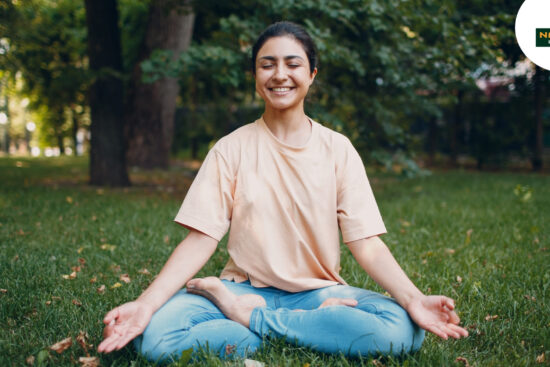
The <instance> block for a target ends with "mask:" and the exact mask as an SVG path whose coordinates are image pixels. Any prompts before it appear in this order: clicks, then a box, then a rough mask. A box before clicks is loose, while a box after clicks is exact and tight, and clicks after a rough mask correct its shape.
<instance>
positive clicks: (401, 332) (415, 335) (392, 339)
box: [376, 307, 425, 355]
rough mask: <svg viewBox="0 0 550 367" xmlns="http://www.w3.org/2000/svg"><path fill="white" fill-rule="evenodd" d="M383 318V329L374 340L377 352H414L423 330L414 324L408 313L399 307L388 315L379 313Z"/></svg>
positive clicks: (394, 353)
mask: <svg viewBox="0 0 550 367" xmlns="http://www.w3.org/2000/svg"><path fill="white" fill-rule="evenodd" d="M381 317H382V318H383V319H384V325H385V326H386V327H385V328H384V330H381V333H380V334H379V335H378V338H377V340H376V344H377V347H378V348H379V350H378V352H379V353H381V354H384V355H400V354H402V353H410V352H416V351H418V350H419V349H420V347H421V346H422V342H423V341H424V336H425V332H424V330H422V329H421V328H420V327H419V326H418V325H416V324H415V323H414V322H413V321H412V320H411V318H410V317H409V315H408V313H407V312H406V311H405V310H404V309H403V308H401V307H399V310H396V311H393V312H392V313H391V314H389V315H384V314H383V315H381Z"/></svg>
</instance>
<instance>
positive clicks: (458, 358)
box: [455, 357, 470, 367]
mask: <svg viewBox="0 0 550 367" xmlns="http://www.w3.org/2000/svg"><path fill="white" fill-rule="evenodd" d="M455 362H461V363H464V367H470V363H468V360H467V359H466V358H464V357H456V359H455Z"/></svg>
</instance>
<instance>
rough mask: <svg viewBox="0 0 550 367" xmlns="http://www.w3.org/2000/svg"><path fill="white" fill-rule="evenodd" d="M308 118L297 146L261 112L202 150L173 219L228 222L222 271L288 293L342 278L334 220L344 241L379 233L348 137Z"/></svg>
mask: <svg viewBox="0 0 550 367" xmlns="http://www.w3.org/2000/svg"><path fill="white" fill-rule="evenodd" d="M311 123H312V132H311V136H310V137H309V139H308V141H307V143H306V144H304V145H303V146H300V147H294V146H289V145H286V144H285V143H283V142H281V141H280V140H278V139H277V138H276V137H275V136H274V135H273V134H272V133H271V131H270V130H269V128H268V127H267V125H266V124H265V122H264V121H263V119H261V118H260V119H259V120H257V121H255V122H253V123H250V124H247V125H245V126H243V127H241V128H239V129H237V130H235V131H234V132H232V133H231V134H229V135H227V136H225V137H223V138H222V139H220V140H219V141H218V142H217V143H216V144H215V145H214V147H213V148H212V149H211V150H210V152H209V153H208V155H207V157H206V159H205V160H204V162H203V164H202V166H201V168H200V170H199V172H198V174H197V176H196V178H195V180H194V181H193V184H192V185H191V187H190V188H189V191H188V192H187V195H186V197H185V200H184V201H183V204H182V206H181V208H180V210H179V212H178V215H177V216H176V218H175V221H176V222H177V223H180V224H182V225H184V226H186V227H191V228H194V229H196V230H198V231H200V232H203V233H205V234H207V235H209V236H210V237H213V238H215V239H217V240H221V238H222V237H223V236H224V235H225V234H226V232H227V231H228V229H229V226H231V230H230V231H229V239H228V242H227V249H228V252H229V255H230V259H229V261H228V263H227V265H226V266H225V269H224V270H223V271H222V273H221V275H220V278H222V279H229V280H235V281H236V282H242V281H244V280H246V279H248V280H250V282H251V284H252V285H253V286H255V287H265V286H272V287H276V288H279V289H283V290H286V291H289V292H299V291H304V290H309V289H316V288H321V287H326V286H329V285H334V284H338V283H341V284H346V283H345V281H344V280H343V279H342V278H341V277H340V275H339V271H340V242H339V234H338V228H340V230H341V232H342V238H343V240H344V242H346V243H348V242H351V241H354V240H358V239H362V238H366V237H370V236H375V235H379V234H383V233H386V228H385V227H384V223H383V221H382V218H381V216H380V212H379V210H378V206H377V205H376V201H375V199H374V196H373V193H372V190H371V187H370V184H369V181H368V179H367V175H366V173H365V167H364V166H363V163H362V161H361V158H360V157H359V154H358V153H357V151H356V150H355V149H354V148H353V146H352V144H351V142H350V141H349V140H348V139H347V138H346V137H345V136H343V135H342V134H339V133H337V132H335V131H333V130H330V129H328V128H326V127H324V126H322V125H320V124H318V123H317V122H315V121H312V122H311Z"/></svg>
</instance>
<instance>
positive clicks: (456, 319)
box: [448, 311, 460, 325]
mask: <svg viewBox="0 0 550 367" xmlns="http://www.w3.org/2000/svg"><path fill="white" fill-rule="evenodd" d="M448 321H449V322H450V323H451V324H455V325H458V324H460V317H458V315H457V314H456V312H454V311H451V312H449V319H448Z"/></svg>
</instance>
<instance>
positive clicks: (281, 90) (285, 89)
mask: <svg viewBox="0 0 550 367" xmlns="http://www.w3.org/2000/svg"><path fill="white" fill-rule="evenodd" d="M268 89H269V90H270V91H272V92H288V91H290V90H291V89H293V88H292V87H277V88H268Z"/></svg>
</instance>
